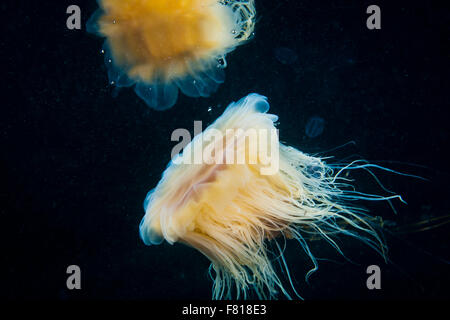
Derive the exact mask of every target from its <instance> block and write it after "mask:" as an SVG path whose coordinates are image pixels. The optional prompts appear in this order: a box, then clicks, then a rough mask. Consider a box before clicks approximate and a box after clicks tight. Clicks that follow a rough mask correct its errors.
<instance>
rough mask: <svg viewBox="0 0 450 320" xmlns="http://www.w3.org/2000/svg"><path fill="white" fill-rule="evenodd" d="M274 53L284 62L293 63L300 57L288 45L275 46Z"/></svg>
mask: <svg viewBox="0 0 450 320" xmlns="http://www.w3.org/2000/svg"><path fill="white" fill-rule="evenodd" d="M274 54H275V58H276V59H277V60H278V61H279V62H281V63H282V64H293V63H295V62H296V61H297V59H298V56H297V54H296V53H295V51H294V50H292V49H289V48H286V47H278V48H275V49H274Z"/></svg>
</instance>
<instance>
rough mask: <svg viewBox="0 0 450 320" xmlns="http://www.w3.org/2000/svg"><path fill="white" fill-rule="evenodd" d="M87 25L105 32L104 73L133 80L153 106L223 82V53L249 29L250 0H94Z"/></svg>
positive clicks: (120, 82) (117, 80)
mask: <svg viewBox="0 0 450 320" xmlns="http://www.w3.org/2000/svg"><path fill="white" fill-rule="evenodd" d="M98 4H99V7H100V8H99V9H98V10H97V11H95V12H94V14H93V15H92V16H91V18H90V19H89V21H88V22H87V31H88V32H90V33H93V34H95V35H98V36H101V37H105V38H106V40H105V42H104V45H103V49H102V53H103V54H104V58H105V64H106V67H107V70H108V78H109V81H110V83H111V84H112V85H115V86H117V87H131V86H133V85H134V91H135V92H136V94H137V95H138V96H139V97H140V98H141V99H143V100H144V101H145V103H146V104H147V105H148V106H149V107H151V108H154V109H158V110H164V109H168V108H170V107H172V106H173V105H174V104H175V103H176V101H177V99H178V91H179V90H181V91H182V92H183V93H184V94H186V95H187V96H190V97H208V96H209V95H211V94H212V93H214V92H215V91H216V90H217V88H218V87H219V85H220V84H221V83H223V82H224V70H223V69H224V68H225V67H226V64H227V63H226V59H225V56H226V54H227V53H229V52H231V51H233V50H234V49H235V48H236V47H237V46H239V45H241V44H243V43H244V42H246V41H247V40H249V39H250V38H251V37H252V35H253V30H254V23H255V7H254V0H226V1H225V0H183V1H167V0H98Z"/></svg>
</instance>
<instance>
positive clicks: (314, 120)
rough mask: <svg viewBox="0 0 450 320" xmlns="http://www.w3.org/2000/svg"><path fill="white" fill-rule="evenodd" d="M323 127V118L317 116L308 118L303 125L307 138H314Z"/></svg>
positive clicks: (320, 132)
mask: <svg viewBox="0 0 450 320" xmlns="http://www.w3.org/2000/svg"><path fill="white" fill-rule="evenodd" d="M324 128H325V120H324V119H323V118H321V117H318V116H313V117H311V118H309V119H308V121H307V122H306V126H305V134H306V136H307V137H309V138H315V137H318V136H320V135H321V134H322V133H323V130H324Z"/></svg>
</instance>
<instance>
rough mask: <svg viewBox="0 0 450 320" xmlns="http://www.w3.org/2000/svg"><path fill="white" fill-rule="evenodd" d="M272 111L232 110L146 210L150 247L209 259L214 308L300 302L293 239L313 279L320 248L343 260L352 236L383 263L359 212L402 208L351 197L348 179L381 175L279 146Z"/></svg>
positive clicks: (174, 165)
mask: <svg viewBox="0 0 450 320" xmlns="http://www.w3.org/2000/svg"><path fill="white" fill-rule="evenodd" d="M268 110H269V103H268V100H267V98H266V97H264V96H261V95H259V94H256V93H254V94H249V95H248V96H246V97H244V98H242V99H241V100H239V101H238V102H234V103H231V104H230V105H229V106H228V107H227V108H226V110H225V111H224V112H223V114H222V115H221V116H220V117H219V118H218V119H216V121H215V122H213V123H212V124H211V125H210V126H208V127H207V128H206V129H205V130H204V131H203V132H202V133H201V134H198V135H196V136H195V137H194V139H193V140H192V141H191V142H190V143H189V144H188V145H186V146H185V148H184V149H183V150H182V152H180V153H179V154H178V155H176V156H174V157H173V158H172V160H171V161H170V163H169V165H168V167H167V168H166V170H165V171H164V173H163V175H162V178H161V180H160V181H159V183H158V184H157V186H156V187H155V188H154V189H153V190H151V191H150V192H149V193H148V195H147V197H146V199H145V201H144V209H145V215H144V217H143V218H142V220H141V223H140V226H139V232H140V237H141V239H142V240H143V242H144V243H145V244H147V245H152V244H160V243H162V242H163V241H164V240H165V241H167V242H168V243H170V244H173V243H175V242H180V243H184V244H186V245H188V246H190V247H193V248H195V249H197V250H199V251H200V252H201V253H203V254H204V255H205V256H206V257H207V258H208V259H209V260H210V261H211V267H210V275H211V277H212V279H213V281H214V285H213V296H212V298H213V299H232V298H235V299H246V298H249V297H252V298H253V297H257V298H259V299H273V298H277V297H279V296H280V295H285V296H286V297H287V298H289V299H291V298H295V297H299V298H301V295H300V294H299V293H298V291H297V290H296V288H295V286H294V285H293V281H292V279H291V276H290V272H289V268H288V264H287V262H286V260H285V258H284V255H283V251H284V249H283V248H284V246H283V244H282V243H280V241H285V240H287V239H291V240H296V241H297V242H298V244H299V245H300V247H301V250H302V252H305V253H306V254H307V257H309V259H311V261H312V264H313V265H314V267H313V268H312V269H311V270H310V271H309V272H308V273H307V275H306V277H309V276H310V275H311V274H312V272H314V271H315V270H317V268H318V261H317V259H316V258H315V255H314V254H313V253H312V251H311V249H310V241H312V240H315V241H317V240H316V239H314V238H318V237H319V238H320V239H323V240H324V243H328V244H330V245H331V246H333V247H334V248H335V249H336V250H337V251H338V252H340V253H342V251H341V248H340V247H339V245H338V243H337V242H336V241H335V239H336V237H337V236H340V235H347V236H350V237H353V238H354V239H359V240H361V241H363V242H365V243H366V244H367V245H369V246H370V247H372V248H373V249H375V250H376V251H378V252H379V253H380V254H381V255H383V256H385V254H386V249H387V247H386V245H385V242H384V240H383V237H382V235H381V234H380V232H379V231H378V230H377V229H376V228H375V226H373V224H372V223H371V220H372V219H371V217H372V215H370V214H369V213H368V212H367V211H366V210H365V209H364V210H363V209H360V208H359V207H358V206H356V205H355V204H353V202H355V201H359V200H387V201H390V200H393V199H394V198H398V199H400V200H402V199H401V197H400V196H399V195H396V194H389V195H376V194H367V193H363V192H359V191H356V190H355V189H354V188H353V187H352V185H351V183H350V179H349V177H348V176H347V175H346V174H345V173H346V172H348V171H351V170H356V169H360V170H369V169H371V168H374V167H377V166H376V165H371V164H369V163H366V162H363V161H358V160H356V161H354V162H351V163H348V164H346V165H333V164H327V163H326V161H325V160H326V159H322V158H320V157H316V156H312V155H308V154H306V153H303V152H301V151H300V150H298V149H296V148H294V147H292V146H288V145H285V144H283V143H282V142H280V141H279V138H278V136H279V134H278V130H277V128H276V126H275V123H277V122H278V117H277V116H276V115H274V114H269V113H267V112H268ZM274 132H275V134H274ZM239 158H240V161H239ZM199 159H201V160H202V161H199ZM384 190H385V189H384ZM297 242H296V243H297ZM277 259H278V262H279V265H280V266H281V270H280V267H277V266H278V264H275V260H277Z"/></svg>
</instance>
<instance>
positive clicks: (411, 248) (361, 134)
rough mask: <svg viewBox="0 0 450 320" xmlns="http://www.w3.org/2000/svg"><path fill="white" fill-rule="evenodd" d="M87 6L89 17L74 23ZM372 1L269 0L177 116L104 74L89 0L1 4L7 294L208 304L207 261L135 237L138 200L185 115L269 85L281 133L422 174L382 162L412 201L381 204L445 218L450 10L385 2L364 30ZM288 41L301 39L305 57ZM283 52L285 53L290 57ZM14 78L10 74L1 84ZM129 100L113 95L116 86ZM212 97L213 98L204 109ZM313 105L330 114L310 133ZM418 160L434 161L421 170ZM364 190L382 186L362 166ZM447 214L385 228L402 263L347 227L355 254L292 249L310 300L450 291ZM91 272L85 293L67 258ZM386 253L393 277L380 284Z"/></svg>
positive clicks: (387, 215) (321, 246)
mask: <svg viewBox="0 0 450 320" xmlns="http://www.w3.org/2000/svg"><path fill="white" fill-rule="evenodd" d="M71 4H77V5H79V6H80V7H81V10H82V17H83V30H81V31H72V30H68V29H67V28H66V18H67V15H66V13H65V11H66V8H67V7H68V6H69V5H71ZM370 4H373V3H372V2H368V1H337V0H333V1H331V0H330V1H320V2H318V1H301V0H295V1H294V0H291V1H287V0H285V1H265V0H256V5H257V11H258V16H259V21H258V23H257V25H256V31H255V37H254V39H253V40H252V41H250V42H249V43H248V44H246V45H244V46H242V47H239V48H237V49H236V50H235V51H234V52H233V53H231V54H230V55H229V56H228V68H227V69H226V74H227V79H226V82H225V83H224V84H223V85H222V86H221V87H220V88H219V90H218V92H217V93H216V94H214V95H212V96H211V97H210V98H206V99H205V98H201V99H193V98H188V97H186V96H184V95H180V97H179V100H178V102H177V104H176V105H175V107H173V108H172V109H170V110H168V111H165V112H157V111H154V110H151V109H149V108H148V107H146V106H145V104H144V103H143V102H142V101H141V100H140V99H139V98H138V97H137V96H136V95H135V94H134V92H133V91H132V90H130V89H124V90H122V91H120V92H118V93H117V92H116V93H114V89H113V88H112V87H111V86H109V85H108V81H107V76H106V69H105V66H104V65H103V57H102V55H101V54H100V49H101V44H102V40H101V39H99V38H96V37H94V36H91V35H88V34H87V33H86V32H85V28H84V23H85V22H86V21H87V19H88V17H89V16H90V14H91V13H92V12H93V11H94V10H95V9H96V7H97V5H96V2H95V1H94V0H91V1H81V0H80V1H76V2H72V1H70V2H69V1H65V0H64V1H58V2H56V1H55V2H50V1H47V2H42V1H38V2H31V1H28V2H12V1H6V2H5V1H2V3H1V4H0V9H1V14H2V17H3V21H4V22H6V23H5V24H4V27H3V35H2V41H1V46H2V50H1V52H2V56H3V58H2V61H3V63H4V65H3V67H2V77H3V80H4V84H3V85H2V91H4V97H3V99H2V107H1V115H0V123H1V128H0V141H1V154H0V164H1V167H0V168H1V182H2V186H3V187H2V190H1V193H0V218H1V223H0V226H1V228H2V232H1V237H2V239H0V240H1V274H0V279H1V280H0V282H1V290H0V297H2V298H3V299H5V298H6V299H20V298H27V299H36V298H37V299H42V298H43V299H91V298H95V299H111V298H112V299H152V298H158V299H173V298H178V299H190V298H195V299H210V297H211V286H212V282H211V281H210V279H209V277H208V275H207V269H208V266H209V262H208V260H207V259H206V258H205V257H203V256H202V255H201V254H200V253H199V252H197V251H195V250H193V249H190V248H188V247H185V246H183V245H178V244H176V245H174V246H171V245H169V244H163V245H161V246H158V247H146V246H145V245H144V244H143V243H142V241H141V240H140V239H139V236H138V225H139V222H140V219H141V218H142V216H143V214H144V212H143V209H142V202H143V200H144V197H145V195H146V193H147V192H148V190H150V189H151V188H153V187H154V186H155V185H156V183H157V182H158V181H159V179H160V175H161V173H162V171H163V170H164V169H165V166H166V164H167V163H168V161H169V160H170V151H171V149H172V147H173V146H174V143H173V142H171V141H170V135H171V133H172V131H173V130H174V129H176V128H188V129H190V130H191V131H192V130H193V121H194V120H202V121H204V123H210V122H212V121H213V120H214V119H216V118H217V117H218V116H219V115H220V114H221V113H222V112H223V110H224V108H225V107H226V105H227V104H228V103H230V102H231V101H235V100H237V99H239V98H241V97H243V96H244V95H246V94H248V93H250V92H257V93H260V94H263V95H266V96H268V97H269V102H270V104H271V112H273V113H275V114H278V115H279V119H280V120H279V121H280V125H279V128H280V136H281V139H282V141H285V142H286V143H288V144H290V145H293V146H295V147H297V148H299V149H301V150H302V151H304V152H310V153H316V152H320V151H323V150H327V149H331V148H333V147H336V146H339V145H342V144H344V143H346V142H348V141H354V142H355V144H354V145H349V146H347V147H345V148H342V149H339V150H337V151H335V152H331V153H330V154H332V155H335V156H336V157H337V159H343V158H345V157H347V156H351V155H358V156H359V157H362V158H365V159H369V160H373V161H377V160H378V161H382V160H391V161H395V163H394V162H391V163H388V162H377V163H379V164H383V165H385V166H388V167H390V168H393V169H397V170H400V171H403V172H408V173H413V174H418V175H421V176H424V177H427V178H428V179H429V180H430V181H429V182H423V181H420V180H416V179H411V178H407V177H401V176H395V175H391V174H380V178H381V179H382V180H383V182H384V183H385V185H386V186H388V187H389V188H390V189H393V190H395V191H396V192H398V193H399V194H401V195H402V196H403V197H404V199H405V200H406V201H407V202H408V205H407V206H405V205H402V204H400V203H398V202H395V205H396V208H397V210H398V213H397V215H394V214H393V212H392V210H391V209H390V208H389V206H387V205H386V204H383V203H377V204H370V206H369V208H370V209H371V210H372V212H373V214H374V215H377V216H382V217H383V218H384V219H387V220H390V221H394V222H395V223H396V224H397V226H401V225H407V224H410V223H415V222H419V221H424V220H426V219H429V218H430V217H436V216H444V215H448V214H449V207H450V206H449V201H448V199H449V187H448V181H449V178H450V170H449V168H448V166H449V161H448V157H447V151H448V138H449V131H448V123H449V117H448V108H449V99H448V89H449V78H448V74H449V71H450V70H449V50H448V47H449V40H450V38H449V36H450V32H449V26H448V21H449V10H448V8H446V7H444V6H443V5H439V4H438V2H437V1H404V0H401V1H377V2H376V4H378V5H379V6H380V7H381V11H382V29H381V30H377V31H370V30H368V29H367V28H366V24H365V21H366V18H367V14H366V13H365V11H366V8H367V6H368V5H370ZM276 48H288V49H290V50H291V51H292V52H294V53H295V54H296V56H297V57H296V59H287V58H286V57H285V58H284V60H283V61H284V62H286V61H292V60H294V61H292V63H282V62H280V60H279V59H277V56H276V54H275V51H274V50H275V49H276ZM286 59H287V60H286ZM5 80H6V81H5ZM114 95H116V97H115V98H114V97H113V96H114ZM210 107H211V110H210V111H208V109H209V108H210ZM312 116H318V117H321V118H323V119H324V120H325V122H324V131H323V133H322V134H320V135H319V136H317V137H315V138H309V137H307V136H306V135H305V126H306V124H307V121H308V119H309V118H311V117H312ZM408 163H412V164H418V165H421V166H426V168H422V167H417V166H411V165H408ZM360 179H361V180H359V183H357V186H358V188H359V189H361V190H364V191H370V190H372V189H371V188H372V187H371V186H373V185H374V182H373V180H370V179H369V178H368V177H366V176H364V175H361V177H360ZM449 233H450V229H449V225H445V226H442V227H440V228H435V229H432V230H428V231H422V232H418V233H407V234H402V235H395V236H394V235H390V234H389V233H388V234H386V238H387V243H388V246H389V248H390V252H389V257H390V259H391V260H392V263H389V264H385V263H384V262H383V260H382V259H381V258H380V257H379V256H378V255H377V254H376V253H375V252H374V251H373V250H371V249H369V248H367V247H365V246H363V245H360V244H359V243H357V242H356V241H355V240H352V239H345V238H343V239H341V242H340V244H341V245H342V248H343V250H344V252H345V253H346V254H347V256H348V257H349V258H351V259H352V260H353V261H354V262H355V263H354V264H352V263H349V262H348V261H346V260H345V259H343V258H342V257H340V256H339V255H337V254H336V253H335V252H334V250H333V249H332V248H330V247H329V245H327V244H325V243H323V242H317V243H313V244H312V249H313V251H314V252H315V254H316V255H317V256H319V257H322V258H329V259H331V260H332V261H320V267H319V271H318V272H316V273H315V274H314V275H313V276H312V277H311V279H310V280H311V281H310V284H306V283H305V281H304V274H305V272H306V271H307V270H308V269H309V267H310V263H309V262H308V260H307V259H306V257H305V255H304V254H303V252H302V251H301V250H300V248H299V247H298V246H297V245H296V244H295V243H289V246H288V250H287V252H286V260H287V262H288V264H289V266H290V270H291V273H292V275H293V277H294V279H295V280H294V282H295V284H296V286H297V289H298V291H299V292H300V293H301V294H302V295H303V296H304V297H305V298H306V299H308V300H315V299H347V298H349V299H364V300H365V299H405V298H414V299H422V298H423V299H435V298H439V299H442V298H447V299H448V298H449V296H450V294H449V291H448V288H449V287H450V267H449V264H448V263H445V262H443V261H442V259H447V261H448V260H450V250H449V240H450V239H449ZM71 264H76V265H79V266H80V267H81V270H82V290H80V291H76V292H73V291H68V290H67V289H66V284H65V282H66V277H67V275H66V273H65V272H66V268H67V266H68V265H71ZM371 264H378V265H379V266H380V267H381V270H382V290H378V291H369V290H367V288H366V285H365V281H366V278H367V275H366V273H365V270H366V267H367V266H368V265H371Z"/></svg>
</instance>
